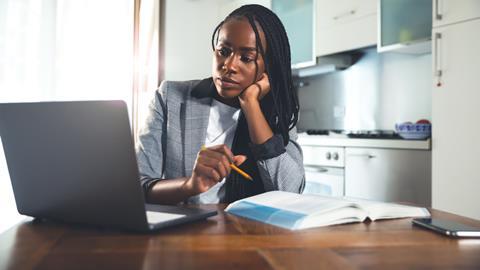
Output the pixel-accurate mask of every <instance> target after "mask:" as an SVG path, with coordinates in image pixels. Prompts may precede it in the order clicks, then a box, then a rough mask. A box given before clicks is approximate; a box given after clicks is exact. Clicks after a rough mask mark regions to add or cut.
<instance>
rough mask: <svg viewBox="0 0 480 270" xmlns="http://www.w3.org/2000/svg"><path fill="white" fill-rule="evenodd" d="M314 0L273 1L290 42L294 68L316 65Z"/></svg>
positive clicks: (274, 9)
mask: <svg viewBox="0 0 480 270" xmlns="http://www.w3.org/2000/svg"><path fill="white" fill-rule="evenodd" d="M314 4H315V1H314V0H302V1H291V0H272V10H273V11H274V12H275V13H276V14H277V16H278V17H279V18H280V20H282V22H283V25H284V26H285V31H287V35H288V40H289V41H290V51H291V60H292V67H293V68H301V67H307V66H312V65H315V62H316V61H315V60H316V57H315V47H314V37H315V32H314V30H313V29H314V24H315V22H314V17H315V16H314V11H315V10H314Z"/></svg>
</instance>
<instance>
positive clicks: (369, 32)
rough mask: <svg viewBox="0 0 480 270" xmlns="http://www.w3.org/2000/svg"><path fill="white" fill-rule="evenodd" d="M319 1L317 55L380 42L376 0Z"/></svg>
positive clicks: (317, 5) (317, 8)
mask: <svg viewBox="0 0 480 270" xmlns="http://www.w3.org/2000/svg"><path fill="white" fill-rule="evenodd" d="M316 2H317V4H316V11H317V13H316V18H315V20H316V54H317V56H321V55H327V54H332V53H336V52H342V51H348V50H352V49H357V48H361V47H366V46H371V45H375V44H376V42H377V16H376V13H377V8H376V3H377V2H376V0H363V1H357V0H337V1H331V0H317V1H316Z"/></svg>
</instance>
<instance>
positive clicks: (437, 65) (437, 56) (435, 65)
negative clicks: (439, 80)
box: [433, 33, 442, 77]
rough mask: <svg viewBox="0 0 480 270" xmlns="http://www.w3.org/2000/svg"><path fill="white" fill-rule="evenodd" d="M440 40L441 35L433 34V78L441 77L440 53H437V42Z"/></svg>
mask: <svg viewBox="0 0 480 270" xmlns="http://www.w3.org/2000/svg"><path fill="white" fill-rule="evenodd" d="M441 38H442V34H441V33H435V36H434V42H433V49H434V51H435V55H434V57H433V61H434V62H433V68H434V71H435V76H437V77H441V76H442V69H441V68H440V53H439V48H440V46H439V42H440V41H439V40H440V39H441Z"/></svg>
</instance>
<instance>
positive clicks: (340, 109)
mask: <svg viewBox="0 0 480 270" xmlns="http://www.w3.org/2000/svg"><path fill="white" fill-rule="evenodd" d="M333 117H335V118H344V117H345V106H340V105H337V106H335V107H333Z"/></svg>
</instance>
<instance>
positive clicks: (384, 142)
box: [297, 133, 431, 150]
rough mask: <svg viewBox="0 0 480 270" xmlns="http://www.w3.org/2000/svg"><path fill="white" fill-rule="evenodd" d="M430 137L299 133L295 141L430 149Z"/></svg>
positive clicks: (348, 145)
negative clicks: (378, 136)
mask: <svg viewBox="0 0 480 270" xmlns="http://www.w3.org/2000/svg"><path fill="white" fill-rule="evenodd" d="M430 141H431V140H430V139H427V140H403V139H358V138H348V137H347V136H346V135H343V134H338V135H308V134H306V133H299V134H298V139H297V142H298V143H299V144H300V145H313V146H330V147H367V148H391V149H413V150H430V149H431V143H430Z"/></svg>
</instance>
